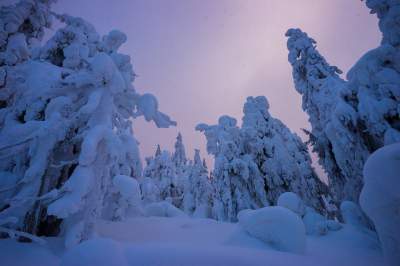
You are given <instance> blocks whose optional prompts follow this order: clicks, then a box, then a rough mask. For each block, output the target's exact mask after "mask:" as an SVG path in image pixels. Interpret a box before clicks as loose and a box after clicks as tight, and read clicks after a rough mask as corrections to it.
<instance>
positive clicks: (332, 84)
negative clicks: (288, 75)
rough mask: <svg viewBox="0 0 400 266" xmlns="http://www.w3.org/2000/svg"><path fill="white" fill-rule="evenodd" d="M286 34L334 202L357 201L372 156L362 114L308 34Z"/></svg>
mask: <svg viewBox="0 0 400 266" xmlns="http://www.w3.org/2000/svg"><path fill="white" fill-rule="evenodd" d="M286 36H288V37H289V39H288V42H287V46H288V49H289V62H290V64H291V65H292V67H293V79H294V84H295V87H296V90H297V91H298V92H299V93H300V94H301V95H302V97H303V105H302V106H303V110H305V111H306V112H307V114H308V116H309V121H310V124H311V131H310V132H308V133H309V136H310V143H311V144H312V146H313V151H314V152H316V153H317V154H318V156H319V163H320V164H321V165H322V166H323V168H324V169H325V171H326V173H327V175H328V178H329V183H330V187H331V189H332V192H333V194H334V196H335V200H336V201H338V202H340V201H342V200H344V199H345V200H352V201H355V202H357V201H358V196H359V194H360V191H361V187H362V168H363V165H364V162H365V160H366V158H367V157H368V154H369V152H368V150H367V147H366V146H365V145H364V143H363V141H362V139H361V136H360V130H359V128H358V122H357V120H358V116H357V112H356V110H355V109H354V108H353V107H352V106H351V105H350V104H349V103H348V101H346V99H344V95H343V91H344V90H345V88H346V82H345V81H344V80H342V79H341V78H340V77H339V75H338V74H340V73H341V71H340V70H339V69H338V68H337V67H335V66H330V65H329V64H328V63H327V62H326V60H325V59H324V57H322V56H321V55H320V53H319V52H318V51H317V49H316V45H315V41H314V40H313V39H311V38H310V37H308V36H307V34H306V33H304V32H302V31H301V30H299V29H290V30H288V31H287V33H286Z"/></svg>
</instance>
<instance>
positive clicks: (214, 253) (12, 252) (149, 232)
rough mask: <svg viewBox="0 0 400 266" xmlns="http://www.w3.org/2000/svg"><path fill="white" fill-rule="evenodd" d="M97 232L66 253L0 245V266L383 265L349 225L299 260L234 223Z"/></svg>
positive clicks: (55, 244) (144, 225) (170, 222)
mask: <svg viewBox="0 0 400 266" xmlns="http://www.w3.org/2000/svg"><path fill="white" fill-rule="evenodd" d="M96 232H97V235H98V237H97V238H95V239H94V240H90V241H88V242H84V243H85V244H80V245H78V246H77V247H75V248H73V249H70V250H69V251H68V252H65V251H64V250H63V248H62V241H61V240H60V239H57V238H47V244H46V245H45V246H39V245H38V244H35V243H29V244H28V243H17V242H15V241H14V240H10V239H5V240H0V257H1V258H2V266H44V265H45V266H56V265H63V266H66V265H68V266H78V265H79V266H81V265H85V266H91V265H93V266H102V265H104V266H106V265H107V266H113V265H115V266H125V265H135V266H140V265H143V266H144V265H146V266H155V265H157V266H159V265H165V266H167V265H174V266H176V265H193V266H196V265H218V266H221V265H285V266H288V265H297V266H299V265H308V266H313V265H318V266H320V265H341V266H346V265H349V266H350V265H351V266H353V265H363V266H368V265H371V266H372V265H383V259H382V255H381V251H380V250H379V245H378V243H377V242H376V239H375V238H374V237H372V236H370V235H369V234H366V233H365V232H363V230H359V229H358V228H357V227H354V226H352V225H344V227H343V228H342V229H341V230H339V231H335V232H328V234H327V235H325V236H307V239H306V250H305V254H303V255H298V254H294V253H288V252H281V251H277V250H275V249H274V248H273V247H272V246H269V245H267V244H265V243H264V242H262V241H260V240H257V239H256V238H253V237H251V236H250V235H248V234H247V233H246V232H244V231H243V230H242V229H241V227H240V226H239V225H238V224H233V223H223V222H218V221H215V220H210V219H191V218H182V217H174V218H166V217H147V218H131V219H128V220H126V221H123V222H109V221H98V223H97V228H96ZM62 258H63V259H62ZM62 260H63V263H62V264H61V261H62Z"/></svg>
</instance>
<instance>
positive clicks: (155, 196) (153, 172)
mask: <svg viewBox="0 0 400 266" xmlns="http://www.w3.org/2000/svg"><path fill="white" fill-rule="evenodd" d="M146 161H147V166H146V167H145V169H144V171H143V180H142V182H141V183H142V184H141V185H142V191H143V200H144V202H145V203H146V204H148V203H153V202H158V201H163V200H168V201H171V203H173V204H174V205H175V206H177V205H179V204H180V202H181V200H182V193H183V191H182V190H181V189H180V186H179V184H178V183H179V182H178V176H177V174H176V167H175V163H174V161H173V159H172V156H171V154H170V153H169V152H168V151H165V150H164V151H161V149H160V147H159V146H157V150H156V153H155V156H154V157H150V158H147V159H146Z"/></svg>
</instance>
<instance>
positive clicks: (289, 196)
mask: <svg viewBox="0 0 400 266" xmlns="http://www.w3.org/2000/svg"><path fill="white" fill-rule="evenodd" d="M276 205H277V206H281V207H285V208H287V209H289V210H291V211H293V212H294V213H297V214H298V215H299V216H300V217H302V216H303V215H304V214H305V212H306V206H305V205H304V203H303V201H302V200H301V199H300V198H299V196H297V195H296V194H295V193H293V192H285V193H282V194H281V195H280V196H279V198H278V202H277V204H276Z"/></svg>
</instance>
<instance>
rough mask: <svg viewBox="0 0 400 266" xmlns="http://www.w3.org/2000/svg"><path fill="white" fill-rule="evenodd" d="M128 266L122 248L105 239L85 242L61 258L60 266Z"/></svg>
mask: <svg viewBox="0 0 400 266" xmlns="http://www.w3.org/2000/svg"><path fill="white" fill-rule="evenodd" d="M95 265H96V266H128V263H127V261H126V258H125V254H124V250H123V247H121V246H120V244H118V243H117V242H115V241H114V240H111V239H106V238H94V239H92V240H88V241H85V242H83V243H81V244H79V245H77V246H75V247H73V248H72V249H70V250H67V252H66V253H65V254H64V255H63V256H62V259H61V266H95Z"/></svg>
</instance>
